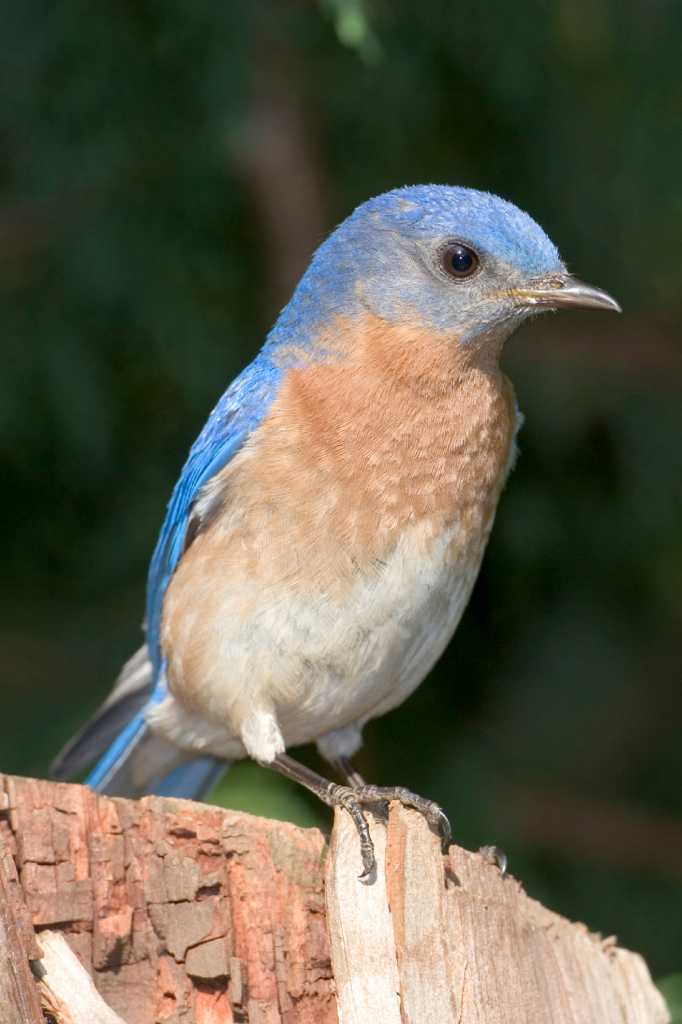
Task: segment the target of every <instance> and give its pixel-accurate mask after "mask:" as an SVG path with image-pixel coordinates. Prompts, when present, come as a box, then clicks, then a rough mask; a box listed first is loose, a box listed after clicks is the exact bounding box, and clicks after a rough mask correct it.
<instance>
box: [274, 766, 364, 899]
mask: <svg viewBox="0 0 682 1024" xmlns="http://www.w3.org/2000/svg"><path fill="white" fill-rule="evenodd" d="M267 767H268V768H274V769H275V771H278V772H279V773H280V774H281V775H285V776H286V777H287V778H288V779H293V780H294V782H298V783H300V785H302V786H305V787H306V789H309V790H310V792H311V793H314V794H315V796H316V797H318V798H319V799H320V800H322V802H323V803H325V804H327V806H328V807H343V808H344V810H346V811H348V813H349V814H350V816H351V818H352V819H353V823H354V824H355V827H356V829H357V830H358V835H359V836H360V856H361V857H362V867H363V872H362V874H361V875H360V879H361V881H363V882H366V881H369V880H370V878H371V876H372V875H373V873H374V871H375V870H376V859H375V856H374V844H373V842H372V837H371V836H370V834H369V826H368V825H367V821H366V819H365V815H364V814H363V811H362V807H361V806H360V804H361V802H362V797H361V796H360V795H359V794H358V792H357V791H356V790H355V789H354V788H353V787H352V786H339V785H338V783H336V782H330V781H329V779H325V777H324V776H323V775H318V774H317V772H314V771H312V769H311V768H308V767H306V765H304V764H301V763H300V762H299V761H295V760H294V758H293V757H289V755H288V754H278V755H277V757H275V759H274V760H273V761H271V762H269V763H268V764H267ZM358 777H359V776H358Z"/></svg>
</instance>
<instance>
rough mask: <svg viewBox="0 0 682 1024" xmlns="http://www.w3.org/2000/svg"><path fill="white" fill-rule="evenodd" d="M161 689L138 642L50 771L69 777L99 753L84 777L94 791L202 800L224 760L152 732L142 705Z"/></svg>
mask: <svg viewBox="0 0 682 1024" xmlns="http://www.w3.org/2000/svg"><path fill="white" fill-rule="evenodd" d="M157 691H158V692H157ZM165 692H166V688H165V683H163V682H161V683H157V685H156V686H155V685H154V675H153V670H152V665H151V662H150V660H149V655H148V652H147V648H146V646H145V647H141V648H140V649H139V650H138V651H137V652H136V653H135V654H134V655H133V656H132V658H130V659H129V660H128V661H127V662H126V664H125V665H124V666H123V669H122V670H121V673H120V675H119V677H118V679H117V680H116V683H115V685H114V689H113V690H112V693H111V694H110V696H109V697H108V698H107V700H106V701H105V702H104V704H102V706H101V707H100V708H99V710H98V711H97V712H96V713H95V715H94V716H93V717H92V718H91V719H90V721H89V722H88V723H86V725H85V726H84V727H83V728H82V729H81V730H80V732H79V733H78V734H77V735H76V736H75V737H74V738H73V739H72V740H71V741H70V742H69V743H67V745H66V746H65V747H64V749H63V750H62V751H61V752H60V753H59V755H58V756H57V757H56V759H55V761H54V762H53V764H52V766H51V774H52V776H53V777H54V778H58V779H67V778H71V777H73V776H74V775H76V774H78V773H79V772H82V771H83V770H84V769H85V768H87V767H88V766H89V765H91V764H92V762H93V761H94V760H95V759H96V758H98V757H99V760H98V761H97V763H96V764H95V766H94V768H93V769H92V770H91V772H90V774H89V775H88V776H87V778H86V779H85V783H86V785H88V786H90V787H91V788H92V789H94V790H96V791H97V792H98V793H108V794H110V795H116V796H127V797H133V798H136V797H140V796H143V795H145V794H148V793H155V794H158V795H159V796H176V797H183V798H185V799H189V800H200V799H202V797H204V796H205V795H206V794H207V793H208V792H209V790H210V789H212V788H213V786H214V784H215V783H216V782H217V781H218V779H219V778H220V777H221V775H222V774H223V773H224V772H225V770H226V769H227V767H228V764H227V763H226V762H225V761H219V760H218V759H217V758H213V757H194V756H193V755H192V754H191V753H188V752H186V751H183V750H181V749H180V748H179V747H176V746H175V744H173V743H171V742H170V741H169V740H166V739H164V738H163V737H162V736H159V735H157V734H155V733H153V732H152V731H151V729H150V728H149V725H148V723H147V720H146V717H145V710H146V708H147V706H148V705H149V704H150V703H152V702H156V701H157V700H158V699H160V698H161V696H163V695H165Z"/></svg>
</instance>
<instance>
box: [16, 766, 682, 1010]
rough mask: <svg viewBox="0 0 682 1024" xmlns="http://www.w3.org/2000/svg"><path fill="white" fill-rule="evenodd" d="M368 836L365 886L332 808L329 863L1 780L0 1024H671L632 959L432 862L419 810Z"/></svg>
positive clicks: (312, 835)
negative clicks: (373, 863)
mask: <svg viewBox="0 0 682 1024" xmlns="http://www.w3.org/2000/svg"><path fill="white" fill-rule="evenodd" d="M372 835H373V839H374V843H375V846H376V850H377V858H378V865H379V870H378V872H377V877H376V879H375V880H374V883H373V884H372V885H364V884H363V883H361V882H360V881H359V879H358V875H359V873H360V870H361V865H360V860H359V847H358V842H357V835H356V833H355V830H354V827H353V825H352V823H351V822H350V820H349V819H348V817H347V816H346V815H345V814H344V813H340V814H338V815H337V818H336V821H335V826H334V831H333V834H332V842H331V848H330V849H329V851H327V848H326V846H325V842H324V839H323V837H322V835H321V834H320V833H319V832H318V831H317V830H314V829H299V828H295V827H294V826H293V825H289V824H286V823H283V822H275V821H266V820H263V819H259V818H254V817H251V816H250V815H247V814H242V813H237V812H233V811H227V810H223V809H222V808H217V807H210V806H205V805H202V804H195V803H191V802H189V801H184V800H171V799H160V798H157V797H148V798H145V799H143V800H140V801H138V802H135V801H129V800H122V799H118V798H114V799H112V798H109V797H102V796H97V795H96V794H94V793H92V792H91V791H90V790H88V789H86V788H85V787H83V786H75V785H65V784H63V783H52V782H45V781H38V780H33V779H21V778H16V777H11V776H1V775H0V869H1V870H0V895H1V896H2V910H1V912H0V1024H39V1022H40V1020H41V1015H39V1013H38V1007H39V1006H40V1005H42V1007H43V1012H45V1014H46V1016H45V1018H44V1019H46V1020H51V1021H53V1022H56V1024H81V1021H83V1022H84V1024H100V1022H101V1024H114V1022H118V1021H122V1022H125V1024H156V1022H159V1024H161V1022H163V1024H228V1022H229V1024H231V1022H248V1024H313V1022H314V1024H331V1022H336V1021H340V1022H342V1024H368V1022H369V1024H431V1022H436V1021H437V1022H438V1024H483V1022H485V1024H545V1022H547V1024H664V1022H666V1021H669V1019H670V1018H669V1016H668V1013H667V1010H666V1008H665V1004H664V1002H663V999H662V997H661V996H660V994H659V993H658V991H657V990H656V989H655V987H654V986H653V984H652V982H651V979H650V977H649V973H648V970H647V967H646V965H645V963H644V961H643V960H642V959H641V957H639V956H638V955H637V954H635V953H630V952H627V951H625V950H621V949H619V948H618V947H617V946H616V945H615V943H614V941H613V940H611V939H607V940H602V939H601V938H600V937H598V936H595V935H592V934H590V933H589V932H588V931H587V929H586V928H585V927H584V926H583V925H576V924H571V923H570V922H568V921H567V920H565V919H564V918H561V917H559V916H558V915H557V914H554V913H552V912H551V911H550V910H547V909H546V908H545V907H542V906H541V905H540V904H538V903H537V902H535V901H534V900H532V899H530V898H529V897H528V896H526V894H525V893H524V892H523V889H522V888H521V886H520V884H519V883H518V882H517V881H515V879H513V878H511V877H502V876H501V875H500V872H499V870H498V869H497V868H496V867H494V866H493V865H491V864H489V863H487V862H486V861H485V860H484V859H483V858H482V857H481V856H480V855H479V854H473V853H469V852H467V851H465V850H463V849H460V848H459V847H456V846H453V847H451V849H450V851H449V854H448V855H447V856H443V855H442V853H441V851H440V848H439V843H438V839H437V838H436V837H435V836H434V835H432V833H431V832H430V831H429V829H428V827H427V825H426V824H425V822H424V821H423V819H422V818H421V817H420V816H419V815H418V814H416V813H415V812H412V811H409V810H405V809H404V808H402V807H400V806H398V805H392V807H391V809H390V814H389V816H388V820H387V821H385V820H382V819H380V818H377V819H375V820H374V821H373V824H372ZM15 865H16V869H15ZM64 940H65V941H64ZM73 954H75V956H73ZM29 962H30V963H31V965H32V967H33V973H31V972H30V971H29V970H28V964H29ZM79 972H80V973H79ZM90 978H91V979H92V981H94V987H93V986H92V984H90V981H89V979H90ZM34 979H35V980H34ZM98 993H99V995H98ZM100 997H101V998H100Z"/></svg>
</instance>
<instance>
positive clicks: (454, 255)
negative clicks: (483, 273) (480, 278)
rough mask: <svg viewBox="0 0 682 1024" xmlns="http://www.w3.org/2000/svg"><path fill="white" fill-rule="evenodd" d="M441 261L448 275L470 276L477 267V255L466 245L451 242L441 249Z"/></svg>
mask: <svg viewBox="0 0 682 1024" xmlns="http://www.w3.org/2000/svg"><path fill="white" fill-rule="evenodd" d="M441 262H442V265H443V270H444V271H445V273H446V274H449V275H450V277H471V275H472V274H473V273H474V271H475V270H476V269H477V267H478V256H477V255H476V253H475V252H474V250H473V249H470V248H469V246H468V245H464V244H463V243H462V242H453V243H452V244H451V245H448V246H447V247H446V248H445V249H443V252H442V255H441Z"/></svg>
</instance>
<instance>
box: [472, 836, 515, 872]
mask: <svg viewBox="0 0 682 1024" xmlns="http://www.w3.org/2000/svg"><path fill="white" fill-rule="evenodd" d="M478 852H479V853H480V855H481V856H482V857H483V859H484V860H486V861H487V862H488V864H492V865H493V866H494V867H496V868H498V869H499V872H500V874H501V875H502V877H504V876H505V875H506V874H507V868H508V867H509V859H508V857H507V854H506V853H505V852H504V850H503V849H502V848H501V847H500V846H495V845H494V844H491V845H490V846H481V847H479V850H478Z"/></svg>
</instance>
